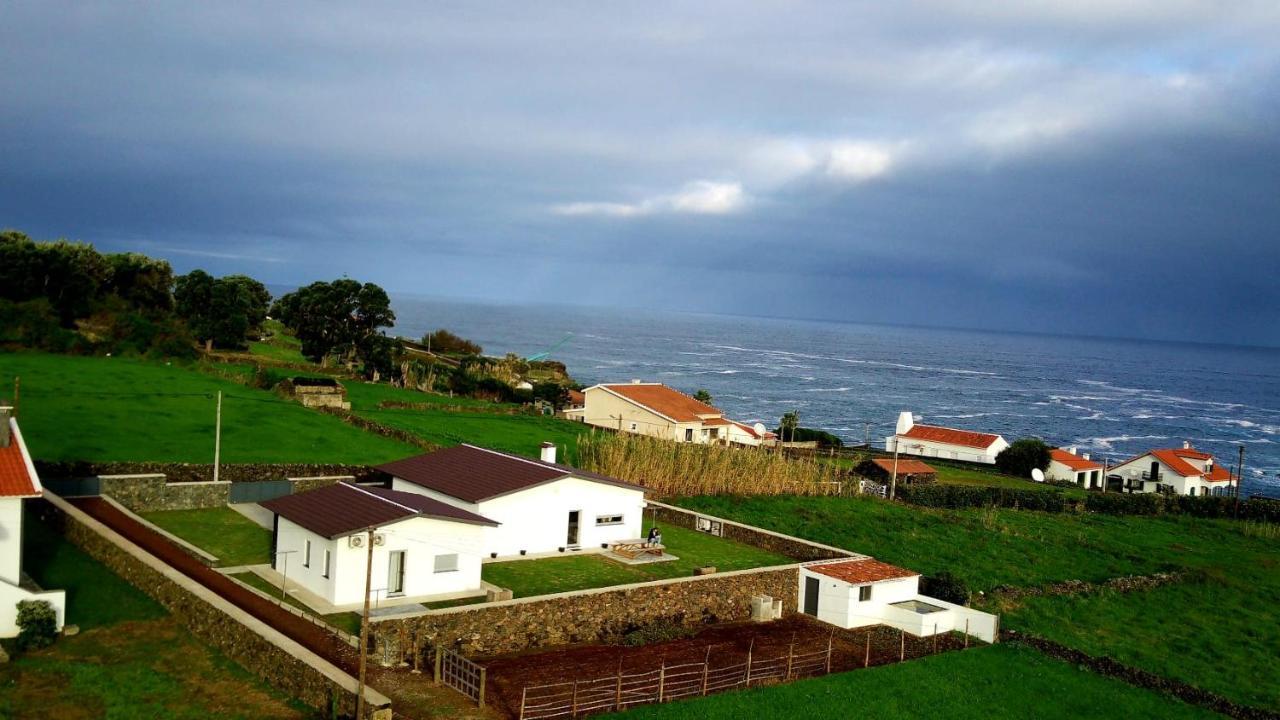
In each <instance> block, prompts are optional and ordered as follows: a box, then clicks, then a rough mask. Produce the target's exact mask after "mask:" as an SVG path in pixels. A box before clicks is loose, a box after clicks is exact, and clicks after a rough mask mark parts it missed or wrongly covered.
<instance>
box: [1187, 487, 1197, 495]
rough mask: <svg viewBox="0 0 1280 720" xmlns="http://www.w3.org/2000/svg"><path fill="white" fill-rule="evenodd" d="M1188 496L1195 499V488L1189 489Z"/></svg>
mask: <svg viewBox="0 0 1280 720" xmlns="http://www.w3.org/2000/svg"><path fill="white" fill-rule="evenodd" d="M1187 494H1188V495H1190V496H1191V497H1195V496H1196V489H1195V488H1187Z"/></svg>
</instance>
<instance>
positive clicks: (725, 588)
mask: <svg viewBox="0 0 1280 720" xmlns="http://www.w3.org/2000/svg"><path fill="white" fill-rule="evenodd" d="M799 583H800V573H799V569H798V568H797V567H793V566H786V567H780V568H765V569H761V570H740V571H736V572H729V573H721V574H718V575H705V576H701V577H690V578H680V579H676V580H659V581H654V582H647V583H637V584H634V585H622V586H617V587H612V588H602V589H599V590H584V591H581V592H573V593H557V594H555V595H544V596H540V597H536V598H522V599H516V600H507V601H503V602H497V603H488V604H485V605H478V606H464V607H459V608H446V609H443V610H432V611H427V612H424V613H420V614H417V615H410V616H398V617H390V618H386V619H378V618H374V619H373V623H372V628H373V632H374V634H375V637H376V640H377V647H379V648H396V647H402V648H406V649H407V648H410V647H425V646H434V645H442V646H445V647H448V648H451V649H454V650H457V651H458V652H461V653H463V654H465V655H500V654H504V653H511V652H519V651H523V650H532V649H535V648H544V647H551V646H556V645H568V644H573V643H581V642H591V643H598V642H604V643H608V642H617V641H618V640H620V639H621V638H622V636H623V635H625V634H627V633H628V632H631V631H634V630H637V629H640V628H643V627H647V626H650V625H654V624H672V625H679V626H683V627H689V628H696V627H700V626H703V625H710V624H713V623H718V622H734V621H741V620H748V619H750V615H751V598H752V597H753V596H756V595H769V596H771V597H773V598H776V599H781V600H782V605H783V614H784V615H789V614H793V613H795V612H796V598H797V595H798V592H799ZM392 654H394V651H393V652H392ZM404 654H407V650H406V653H401V655H404ZM406 659H410V658H406Z"/></svg>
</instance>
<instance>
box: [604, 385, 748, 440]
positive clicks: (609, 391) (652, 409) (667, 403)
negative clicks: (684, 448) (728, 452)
mask: <svg viewBox="0 0 1280 720" xmlns="http://www.w3.org/2000/svg"><path fill="white" fill-rule="evenodd" d="M583 397H584V398H585V404H584V406H583V410H582V420H583V422H586V423H587V424H589V425H596V426H599V427H606V428H610V429H613V430H618V431H620V432H629V433H637V434H640V435H652V436H654V437H660V438H663V439H665V440H674V441H676V442H691V443H719V442H723V441H724V438H725V435H726V433H727V431H728V426H729V425H730V421H729V420H728V419H726V418H725V416H724V413H723V412H721V411H720V410H719V409H718V408H714V407H712V406H710V405H708V404H706V403H704V402H699V401H697V400H694V399H693V398H692V397H689V396H688V395H685V394H684V393H682V392H680V391H679V390H675V389H672V388H669V387H667V386H666V385H663V384H662V383H644V382H640V381H639V380H632V381H631V382H630V383H618V384H612V385H593V386H591V387H589V388H587V389H586V390H584V391H583Z"/></svg>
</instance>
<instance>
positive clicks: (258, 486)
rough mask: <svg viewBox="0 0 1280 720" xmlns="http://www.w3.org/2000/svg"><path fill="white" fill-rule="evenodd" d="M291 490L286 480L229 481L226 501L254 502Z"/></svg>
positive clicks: (272, 497) (274, 497)
mask: <svg viewBox="0 0 1280 720" xmlns="http://www.w3.org/2000/svg"><path fill="white" fill-rule="evenodd" d="M292 492H293V483H291V482H289V481H288V480H264V481H262V482H238V483H231V491H230V496H229V497H228V501H229V502H232V503H256V502H263V501H266V500H274V499H276V498H278V497H282V496H284V495H289V494H290V493H292Z"/></svg>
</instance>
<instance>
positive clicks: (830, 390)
mask: <svg viewBox="0 0 1280 720" xmlns="http://www.w3.org/2000/svg"><path fill="white" fill-rule="evenodd" d="M853 389H855V388H854V387H853V386H852V385H850V386H848V387H835V388H805V389H804V390H801V391H800V392H833V393H838V392H839V393H842V392H849V391H850V390H853Z"/></svg>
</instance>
